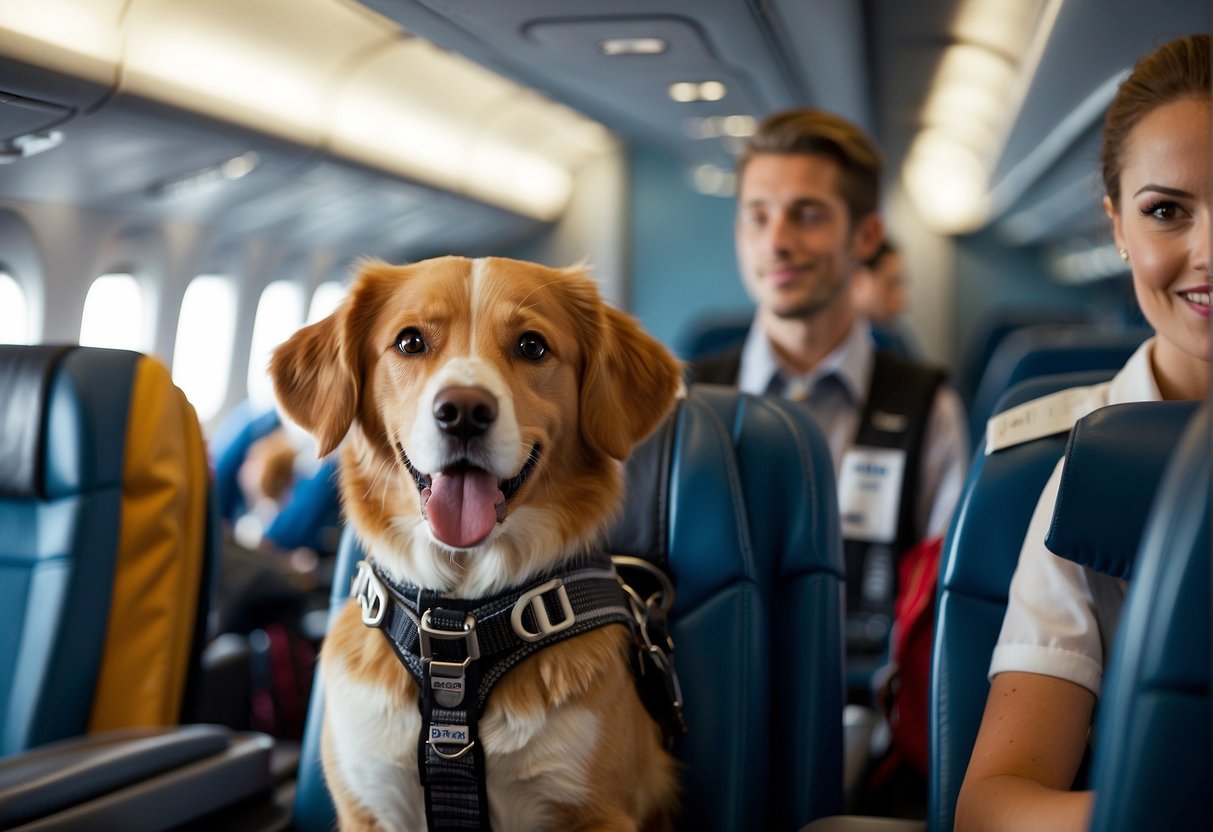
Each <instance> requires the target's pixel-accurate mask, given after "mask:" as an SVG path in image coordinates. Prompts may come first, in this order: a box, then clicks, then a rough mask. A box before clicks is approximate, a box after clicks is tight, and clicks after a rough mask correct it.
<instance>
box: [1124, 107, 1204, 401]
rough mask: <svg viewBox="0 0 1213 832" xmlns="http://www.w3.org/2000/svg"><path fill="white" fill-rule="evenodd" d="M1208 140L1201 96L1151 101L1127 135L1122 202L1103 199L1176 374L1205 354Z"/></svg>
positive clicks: (1158, 358) (1200, 367)
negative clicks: (1151, 106)
mask: <svg viewBox="0 0 1213 832" xmlns="http://www.w3.org/2000/svg"><path fill="white" fill-rule="evenodd" d="M1210 140H1211V130H1210V112H1209V103H1208V102H1207V101H1202V100H1197V99H1180V100H1178V101H1173V102H1170V103H1168V104H1164V105H1162V106H1159V107H1157V108H1156V109H1154V110H1152V111H1151V112H1149V113H1148V114H1146V115H1145V116H1144V117H1142V119H1141V120H1140V121H1139V122H1138V123H1137V124H1136V125H1135V126H1134V127H1133V129H1132V131H1131V132H1130V133H1129V135H1128V137H1127V139H1126V142H1125V155H1124V167H1123V168H1122V169H1121V172H1120V204H1119V205H1113V204H1112V203H1111V201H1110V200H1108V199H1105V200H1104V207H1105V209H1106V210H1107V212H1108V216H1109V217H1110V218H1111V220H1112V232H1113V235H1114V236H1115V238H1116V245H1117V247H1118V248H1120V249H1121V251H1122V252H1127V254H1128V260H1129V264H1130V266H1131V267H1132V270H1133V288H1134V291H1135V293H1136V295H1137V302H1138V304H1139V305H1140V306H1141V311H1142V313H1143V314H1144V315H1145V317H1146V320H1148V321H1149V322H1150V325H1151V326H1153V327H1154V330H1155V332H1157V333H1158V342H1157V344H1156V346H1155V355H1154V363H1155V366H1156V367H1163V366H1165V367H1168V368H1169V369H1170V370H1172V371H1173V372H1176V373H1178V375H1180V376H1188V375H1189V374H1190V373H1195V374H1200V375H1204V376H1206V377H1207V374H1208V362H1209V360H1210V336H1209V323H1210V321H1209V312H1210V297H1209V293H1210V275H1209V234H1210V226H1209V213H1210V182H1209V177H1210V160H1209V157H1210V155H1211V153H1213V151H1211V149H1210V148H1211V147H1213V145H1211V144H1210ZM1193 362H1196V363H1193ZM1168 374H1169V373H1164V375H1168ZM1164 393H1165V391H1164Z"/></svg>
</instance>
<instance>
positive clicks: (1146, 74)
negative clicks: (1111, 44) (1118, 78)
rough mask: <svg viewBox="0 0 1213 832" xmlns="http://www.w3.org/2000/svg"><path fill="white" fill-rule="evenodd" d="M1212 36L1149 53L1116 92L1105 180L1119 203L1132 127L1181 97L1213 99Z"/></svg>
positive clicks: (1107, 124) (1107, 129)
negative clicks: (1212, 89)
mask: <svg viewBox="0 0 1213 832" xmlns="http://www.w3.org/2000/svg"><path fill="white" fill-rule="evenodd" d="M1209 96H1210V83H1209V36H1208V35H1203V34H1202V35H1188V36H1186V37H1182V38H1178V39H1176V40H1173V41H1171V42H1170V43H1167V44H1164V45H1163V46H1161V47H1159V48H1158V49H1156V50H1154V51H1153V52H1151V53H1150V54H1149V55H1146V56H1145V57H1144V58H1142V59H1141V60H1140V61H1138V62H1137V65H1136V66H1134V67H1133V71H1132V72H1131V73H1130V74H1129V77H1128V78H1126V79H1125V81H1124V83H1122V84H1121V85H1120V90H1119V91H1117V93H1116V99H1115V100H1114V101H1113V102H1112V106H1111V107H1109V108H1108V115H1107V118H1105V119H1104V129H1103V154H1102V162H1103V181H1104V187H1105V188H1106V189H1107V193H1108V198H1109V199H1111V200H1112V204H1113V205H1119V204H1120V171H1121V169H1122V168H1123V167H1124V162H1125V160H1124V146H1125V141H1126V140H1127V139H1128V137H1129V133H1130V132H1132V130H1133V128H1134V127H1135V126H1137V123H1138V122H1139V121H1141V120H1142V118H1144V117H1145V116H1146V115H1148V114H1149V113H1151V112H1152V111H1154V110H1155V109H1157V108H1158V107H1161V106H1163V105H1164V104H1171V103H1173V102H1175V101H1181V100H1183V99H1188V98H1194V99H1199V100H1203V101H1208V100H1209Z"/></svg>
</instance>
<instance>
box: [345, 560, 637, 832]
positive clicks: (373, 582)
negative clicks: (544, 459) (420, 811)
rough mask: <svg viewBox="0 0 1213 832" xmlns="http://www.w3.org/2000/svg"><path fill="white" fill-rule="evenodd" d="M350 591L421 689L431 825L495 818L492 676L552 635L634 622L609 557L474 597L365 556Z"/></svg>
mask: <svg viewBox="0 0 1213 832" xmlns="http://www.w3.org/2000/svg"><path fill="white" fill-rule="evenodd" d="M351 595H352V596H353V597H354V598H357V599H358V602H359V604H360V605H361V607H362V620H363V623H364V624H366V625H367V626H368V627H376V628H378V629H380V630H382V631H383V633H384V636H385V637H386V638H387V640H388V642H389V644H390V645H391V646H392V649H393V651H394V652H395V653H396V656H397V657H398V658H399V659H400V662H401V663H402V664H403V665H404V667H405V669H406V670H408V672H409V674H410V675H411V676H412V677H413V678H414V680H416V682H417V685H418V687H419V689H420V692H421V698H420V709H421V717H422V728H421V733H420V736H419V737H418V769H419V771H420V773H421V780H422V785H423V786H424V788H425V799H426V819H427V821H428V824H429V828H430V830H431V832H438V830H447V829H452V830H454V829H467V830H487V829H488V828H489V825H488V823H489V813H488V799H487V792H486V787H485V777H484V756H483V750H482V748H481V745H480V743H479V742H478V720H479V715H480V713H481V712H482V710H483V708H484V704H485V702H486V700H487V699H488V695H489V692H490V691H491V690H492V688H493V686H494V685H495V684H496V683H497V682H498V681H500V679H501V678H502V677H503V676H504V675H505V674H506V673H507V672H508V671H509V670H510V669H511V668H513V667H514V666H515V665H517V664H518V663H519V662H521V661H523V660H524V659H526V658H527V657H528V656H530V655H532V654H533V653H535V652H536V651H538V650H541V649H543V648H544V647H547V646H548V645H551V644H555V643H556V642H558V641H562V640H564V639H566V638H572V637H574V636H577V635H580V634H582V633H585V632H588V631H590V630H592V629H596V628H598V627H602V626H605V625H607V624H613V623H620V624H625V625H628V626H629V627H633V626H634V625H635V624H636V621H635V618H634V616H633V613H632V611H631V609H630V608H629V606H628V604H627V600H626V596H625V595H624V592H623V589H622V588H621V587H620V585H619V582H618V580H617V579H616V576H615V572H614V570H613V569H612V567H611V564H610V562H609V561H607V560H605V559H602V560H597V561H594V562H593V563H591V564H590V565H588V566H585V567H582V568H578V569H572V570H570V571H568V572H564V573H561V574H559V575H556V576H546V577H544V578H543V579H540V580H538V581H535V582H533V583H531V584H528V585H526V586H524V587H521V588H515V589H512V590H508V591H506V592H505V593H502V594H500V595H498V596H495V597H493V598H490V599H487V600H485V599H476V600H473V601H467V600H463V599H453V598H444V597H442V596H440V595H438V594H436V593H433V592H428V591H425V590H422V589H420V588H418V587H414V586H407V585H402V584H399V583H397V582H396V581H395V580H393V579H392V577H391V576H390V575H388V574H387V573H386V572H385V571H384V570H383V569H382V567H380V566H379V565H378V564H376V563H375V562H374V561H373V560H365V561H361V562H359V564H358V572H357V574H356V575H355V577H354V581H353V587H352V591H351Z"/></svg>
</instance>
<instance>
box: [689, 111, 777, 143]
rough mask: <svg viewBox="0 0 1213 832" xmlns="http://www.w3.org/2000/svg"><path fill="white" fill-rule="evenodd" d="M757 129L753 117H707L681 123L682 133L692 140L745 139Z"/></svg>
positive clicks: (756, 122)
mask: <svg viewBox="0 0 1213 832" xmlns="http://www.w3.org/2000/svg"><path fill="white" fill-rule="evenodd" d="M757 129H758V120H757V119H755V118H754V117H753V116H743V115H735V116H708V117H707V118H688V119H687V120H686V121H684V122H683V123H682V132H683V133H685V134H686V135H687V136H688V137H689V138H692V139H722V138H730V137H731V138H741V139H744V138H747V137H749V136H752V135H754V132H755V131H756V130H757Z"/></svg>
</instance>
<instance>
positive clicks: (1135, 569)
mask: <svg viewBox="0 0 1213 832" xmlns="http://www.w3.org/2000/svg"><path fill="white" fill-rule="evenodd" d="M1195 408H1196V403H1195V402H1151V403H1143V404H1131V405H1117V406H1114V407H1108V408H1104V409H1103V410H1100V411H1097V412H1095V413H1093V414H1091V415H1090V416H1088V417H1087V418H1085V419H1083V420H1081V421H1080V422H1079V423H1078V425H1076V426H1075V428H1074V431H1073V434H1072V437H1071V441H1070V447H1069V450H1068V452H1067V459H1066V476H1065V479H1063V482H1062V486H1061V491H1060V494H1059V498H1058V510H1057V512H1056V513H1055V515H1054V523H1053V528H1052V530H1051V532H1050V537H1049V546H1050V548H1051V549H1053V550H1054V551H1056V552H1058V554H1061V555H1063V556H1065V557H1068V558H1071V559H1072V560H1076V561H1078V562H1080V563H1083V564H1085V565H1088V566H1091V567H1092V568H1096V569H1098V570H1099V571H1101V572H1107V573H1110V574H1113V575H1117V576H1120V577H1124V578H1128V579H1130V580H1129V590H1128V593H1127V596H1126V599H1125V606H1124V607H1123V608H1122V610H1121V616H1120V622H1119V625H1118V627H1117V632H1116V636H1115V642H1114V645H1113V649H1112V652H1111V655H1110V656H1109V661H1108V668H1107V672H1106V674H1105V678H1104V686H1103V687H1104V694H1103V698H1102V699H1101V701H1100V704H1099V710H1098V713H1097V717H1096V735H1095V743H1094V749H1095V758H1094V763H1093V766H1092V771H1091V780H1090V785H1091V786H1092V787H1093V788H1094V789H1095V793H1096V798H1095V808H1094V813H1093V817H1092V822H1091V827H1090V828H1091V829H1092V830H1099V832H1105V831H1107V832H1111V830H1131V829H1193V830H1195V829H1209V828H1210V826H1211V825H1213V813H1211V811H1210V810H1211V809H1213V804H1211V803H1210V800H1209V794H1210V781H1211V779H1213V777H1211V770H1213V760H1211V753H1213V752H1211V750H1210V748H1211V744H1210V742H1209V738H1210V736H1211V730H1213V726H1211V724H1210V700H1209V676H1210V650H1211V643H1210V618H1209V597H1210V572H1209V561H1210V540H1209V508H1210V506H1209V499H1210V487H1209V486H1210V483H1209V480H1210V470H1211V468H1210V434H1209V430H1210V425H1209V410H1208V407H1207V406H1205V407H1204V408H1203V409H1202V410H1201V411H1200V413H1199V415H1198V416H1197V417H1195V418H1189V417H1190V415H1191V413H1192V412H1193V411H1194V410H1195ZM1185 424H1187V429H1186V430H1184V425H1185ZM1181 434H1182V439H1181V440H1179V441H1178V442H1177V438H1178V437H1180V436H1181ZM1177 444H1178V447H1176V445H1177ZM1127 451H1131V452H1127ZM1164 469H1165V473H1164ZM1159 481H1161V484H1160V485H1159V486H1158V488H1157V489H1156V492H1155V497H1154V499H1153V500H1152V501H1150V500H1145V499H1142V496H1143V494H1145V493H1148V489H1149V487H1150V483H1152V482H1159ZM1063 499H1064V500H1065V501H1066V502H1065V503H1063V502H1062V500H1063ZM1142 529H1144V532H1142V533H1141V534H1140V535H1138V534H1137V533H1136V532H1138V531H1140V530H1142ZM1138 538H1140V543H1139V544H1138V545H1134V543H1135V541H1137V540H1138Z"/></svg>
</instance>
